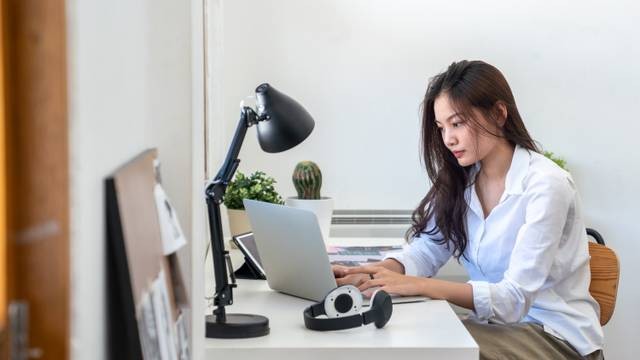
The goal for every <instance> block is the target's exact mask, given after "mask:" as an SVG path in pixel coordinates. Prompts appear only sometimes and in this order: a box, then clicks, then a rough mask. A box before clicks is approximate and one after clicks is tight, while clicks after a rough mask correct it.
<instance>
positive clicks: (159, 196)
mask: <svg viewBox="0 0 640 360" xmlns="http://www.w3.org/2000/svg"><path fill="white" fill-rule="evenodd" d="M153 194H154V195H155V198H156V209H157V211H158V220H159V222H160V235H161V237H162V249H163V253H164V255H169V254H172V253H174V252H176V251H178V249H180V248H181V247H183V246H184V245H186V244H187V239H186V238H185V237H184V233H183V232H182V228H181V227H180V222H179V221H178V216H177V215H176V212H175V211H174V209H173V206H171V203H170V202H169V198H168V197H167V194H166V193H165V192H164V189H163V188H162V185H160V184H156V186H155V188H154V189H153Z"/></svg>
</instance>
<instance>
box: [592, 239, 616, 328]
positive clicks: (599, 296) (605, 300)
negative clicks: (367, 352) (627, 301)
mask: <svg viewBox="0 0 640 360" xmlns="http://www.w3.org/2000/svg"><path fill="white" fill-rule="evenodd" d="M587 235H589V236H591V237H593V238H594V239H595V240H596V243H594V242H589V255H591V261H590V262H589V264H590V267H591V284H590V285H589V292H590V293H591V296H593V298H594V299H596V301H597V302H598V304H600V325H603V326H604V325H605V324H606V323H607V322H609V319H611V316H612V315H613V310H614V309H615V307H616V297H617V294H618V280H619V278H620V263H619V261H618V257H617V256H616V253H615V252H614V251H613V250H611V249H610V248H608V247H606V246H605V244H604V238H603V237H602V235H600V233H599V232H597V231H596V230H594V229H589V228H587Z"/></svg>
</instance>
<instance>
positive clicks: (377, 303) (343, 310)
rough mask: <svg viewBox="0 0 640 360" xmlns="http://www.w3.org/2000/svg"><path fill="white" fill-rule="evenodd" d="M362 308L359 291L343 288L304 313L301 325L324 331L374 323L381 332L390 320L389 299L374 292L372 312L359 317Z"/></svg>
mask: <svg viewBox="0 0 640 360" xmlns="http://www.w3.org/2000/svg"><path fill="white" fill-rule="evenodd" d="M361 308H362V294H361V293H360V290H358V288H357V287H355V286H353V285H343V286H340V287H337V288H335V289H333V290H331V292H329V294H327V296H325V298H324V300H323V301H321V302H319V303H316V304H313V305H311V306H309V307H308V308H306V309H304V313H303V314H304V325H305V326H306V327H307V329H311V330H318V331H327V330H342V329H350V328H354V327H358V326H362V325H367V324H370V323H375V325H376V327H377V328H378V329H380V328H382V327H383V326H384V325H385V324H386V323H387V322H388V321H389V319H390V318H391V313H392V312H393V304H392V302H391V296H389V294H387V293H386V292H385V291H384V290H377V291H376V292H374V293H373V296H372V297H371V306H370V308H371V309H370V310H369V311H367V312H364V313H360V309H361ZM320 315H326V316H327V318H326V319H324V318H318V316H320Z"/></svg>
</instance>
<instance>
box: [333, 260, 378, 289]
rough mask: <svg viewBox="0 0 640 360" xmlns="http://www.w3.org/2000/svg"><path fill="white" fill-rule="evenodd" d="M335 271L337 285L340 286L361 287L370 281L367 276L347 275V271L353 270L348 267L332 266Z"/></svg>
mask: <svg viewBox="0 0 640 360" xmlns="http://www.w3.org/2000/svg"><path fill="white" fill-rule="evenodd" d="M331 269H332V270H333V276H335V278H336V283H337V284H338V286H342V285H353V286H356V287H357V286H360V285H362V283H364V282H365V281H367V280H369V275H366V274H351V275H347V270H348V269H351V268H350V267H348V266H343V265H333V266H331Z"/></svg>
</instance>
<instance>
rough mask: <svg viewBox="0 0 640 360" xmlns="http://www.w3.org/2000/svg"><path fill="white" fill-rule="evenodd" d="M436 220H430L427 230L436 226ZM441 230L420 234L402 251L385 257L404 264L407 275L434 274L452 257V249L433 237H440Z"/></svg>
mask: <svg viewBox="0 0 640 360" xmlns="http://www.w3.org/2000/svg"><path fill="white" fill-rule="evenodd" d="M434 224H435V221H429V223H427V226H426V228H425V230H430V229H432V228H434ZM440 238H441V236H440V232H439V231H438V232H436V234H435V235H427V234H424V233H422V234H419V235H417V236H415V237H414V238H413V239H412V241H411V242H409V244H407V245H405V246H404V247H403V249H402V252H398V253H393V254H389V255H387V256H386V257H385V259H389V258H391V259H395V260H397V261H399V262H400V263H401V264H402V265H403V266H404V273H405V275H411V276H424V277H431V276H434V275H435V274H436V273H437V272H438V270H439V269H440V268H441V267H442V265H444V264H445V263H446V262H447V261H449V258H450V257H451V251H449V250H448V249H447V247H446V246H445V245H444V244H442V245H440V244H438V243H437V242H436V241H434V240H433V239H440Z"/></svg>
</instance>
